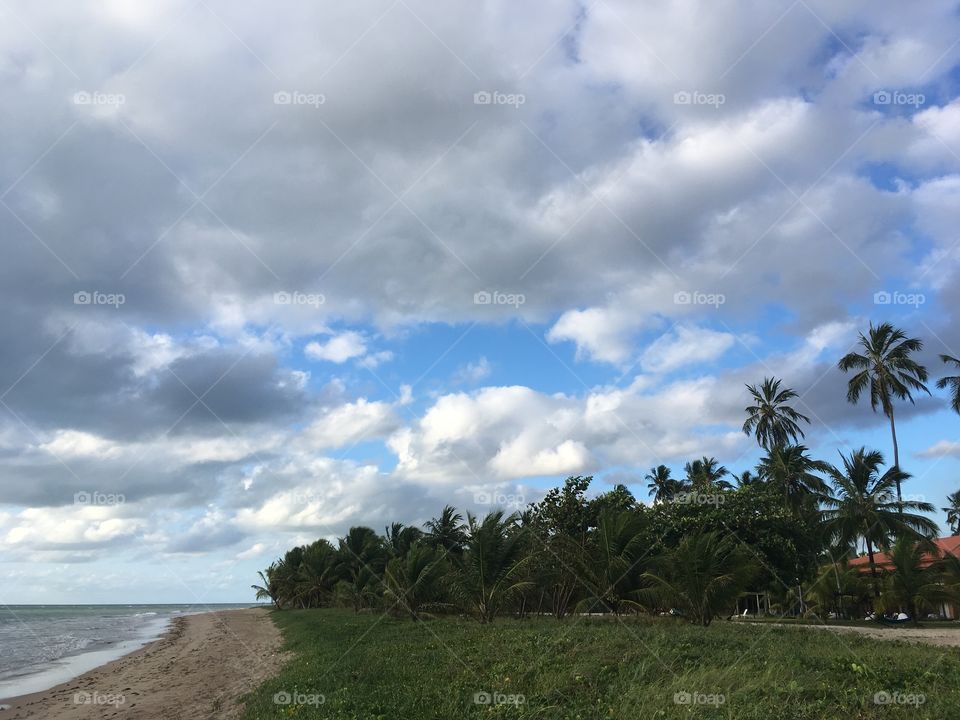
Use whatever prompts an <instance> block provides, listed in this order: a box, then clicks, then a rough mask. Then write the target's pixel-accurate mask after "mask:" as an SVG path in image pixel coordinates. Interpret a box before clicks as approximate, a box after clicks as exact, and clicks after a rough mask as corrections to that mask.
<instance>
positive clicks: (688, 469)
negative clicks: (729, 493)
mask: <svg viewBox="0 0 960 720" xmlns="http://www.w3.org/2000/svg"><path fill="white" fill-rule="evenodd" d="M683 471H684V472H685V473H686V474H687V484H688V486H689V487H690V488H691V489H693V490H700V491H704V490H713V489H716V490H729V489H731V488H732V487H733V485H731V484H730V483H728V482H727V481H726V480H723V479H722V478H723V477H724V476H726V475H729V474H730V472H729V471H728V470H727V468H725V467H724V466H723V465H721V464H720V461H719V460H717V459H716V458H714V457H710V458H708V457H706V456H704V457H702V458H700V459H699V460H694V461H693V462H688V463H687V464H686V465H684V466H683Z"/></svg>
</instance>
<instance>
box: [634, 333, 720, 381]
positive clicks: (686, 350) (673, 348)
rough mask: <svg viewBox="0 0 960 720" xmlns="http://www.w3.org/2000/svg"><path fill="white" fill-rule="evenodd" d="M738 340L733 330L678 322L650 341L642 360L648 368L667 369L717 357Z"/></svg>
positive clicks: (651, 369)
mask: <svg viewBox="0 0 960 720" xmlns="http://www.w3.org/2000/svg"><path fill="white" fill-rule="evenodd" d="M735 342H736V338H735V337H734V336H733V335H732V334H731V333H725V332H717V331H715V330H709V329H707V328H699V327H694V326H687V325H678V326H677V327H675V328H673V329H672V330H671V331H670V332H668V333H665V334H663V335H661V336H660V337H659V338H657V339H656V340H655V341H654V342H653V343H651V344H650V345H649V346H648V347H647V349H646V350H644V352H643V355H641V357H640V362H641V364H642V365H643V368H644V369H645V370H647V371H649V372H655V373H666V372H670V371H671V370H676V369H677V368H680V367H683V366H685V365H695V364H698V363H707V362H710V361H713V360H716V359H717V358H719V357H720V356H722V355H723V354H724V353H726V352H727V350H729V349H730V348H731V347H733V344H734V343H735Z"/></svg>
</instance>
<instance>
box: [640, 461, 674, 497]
mask: <svg viewBox="0 0 960 720" xmlns="http://www.w3.org/2000/svg"><path fill="white" fill-rule="evenodd" d="M643 479H644V480H646V481H647V489H648V490H649V491H650V494H651V495H653V501H654V502H655V503H658V502H665V501H667V500H673V496H674V495H675V494H676V493H677V491H678V489H679V487H678V486H679V483H678V482H677V481H676V480H674V479H673V478H672V477H670V468H668V467H667V466H666V465H657V466H656V467H653V468H650V472H648V473H647V474H646V475H645V476H644V478H643Z"/></svg>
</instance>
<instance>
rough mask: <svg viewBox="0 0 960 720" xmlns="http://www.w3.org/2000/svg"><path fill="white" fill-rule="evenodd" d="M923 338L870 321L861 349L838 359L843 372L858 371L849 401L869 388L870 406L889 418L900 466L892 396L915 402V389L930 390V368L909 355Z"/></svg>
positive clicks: (896, 463)
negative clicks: (909, 336)
mask: <svg viewBox="0 0 960 720" xmlns="http://www.w3.org/2000/svg"><path fill="white" fill-rule="evenodd" d="M922 348H923V341H922V340H920V339H919V338H908V337H907V335H906V333H904V332H903V330H900V329H899V328H895V327H893V325H891V324H890V323H880V324H879V325H876V326H874V324H873V323H870V330H869V332H868V333H867V335H864V334H863V333H860V349H861V352H859V353H857V352H850V353H847V354H846V355H844V356H843V357H842V358H841V359H840V362H839V363H837V367H839V368H840V369H841V370H842V371H843V372H849V371H851V370H853V371H855V374H854V375H853V377H851V378H850V382H849V383H848V384H847V401H848V402H850V403H853V404H856V403H857V401H858V400H859V399H860V396H861V395H862V394H863V393H864V391H866V390H868V389H869V391H870V407H871V408H872V409H873V411H874V412H876V411H877V408H878V407H879V408H881V409H882V410H883V414H884V415H886V416H887V417H888V418H890V435H891V437H892V438H893V464H894V466H896V467H900V449H899V447H898V446H897V426H896V423H895V422H894V419H893V400H894V398H896V399H898V400H909V401H910V402H913V395H912V391H914V390H916V391H918V392H919V391H923V392H926V393H929V392H930V391H929V390H928V389H927V386H926V385H924V383H925V382H926V380H927V370H926V368H925V367H923V366H922V365H920V364H919V363H917V362H916V361H915V360H913V359H912V358H911V357H910V354H911V353H914V352H919V351H920V350H921V349H922ZM901 499H902V495H901V493H900V482H899V480H898V481H897V500H898V501H900V500H901Z"/></svg>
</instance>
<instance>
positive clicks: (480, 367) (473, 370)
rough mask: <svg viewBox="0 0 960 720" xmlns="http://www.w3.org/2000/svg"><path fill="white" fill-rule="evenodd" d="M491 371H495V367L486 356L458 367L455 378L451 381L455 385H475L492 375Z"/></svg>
mask: <svg viewBox="0 0 960 720" xmlns="http://www.w3.org/2000/svg"><path fill="white" fill-rule="evenodd" d="M491 372H493V367H492V365H491V364H490V361H489V360H487V358H486V357H485V356H484V357H481V358H480V359H479V360H476V361H474V362H469V363H467V364H466V365H463V366H461V367H459V368H457V371H456V372H455V373H454V374H453V378H451V382H453V383H454V384H455V385H460V384H467V385H473V384H476V383H478V382H481V381H483V380H485V379H487V378H488V377H490V373H491Z"/></svg>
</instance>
